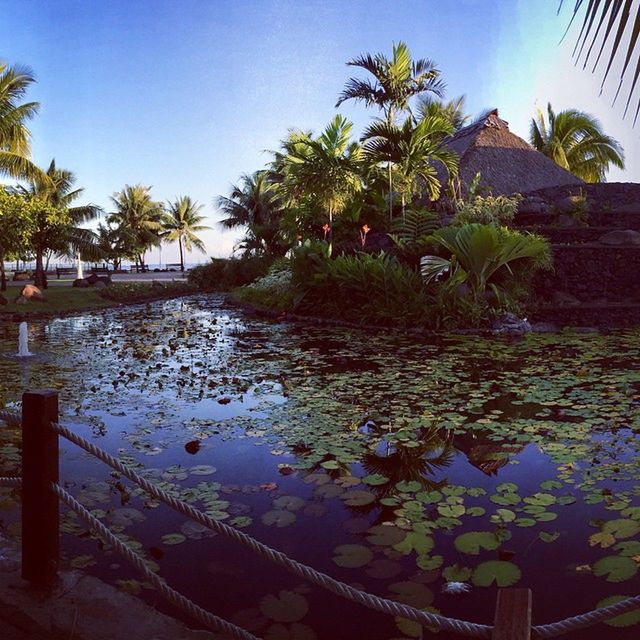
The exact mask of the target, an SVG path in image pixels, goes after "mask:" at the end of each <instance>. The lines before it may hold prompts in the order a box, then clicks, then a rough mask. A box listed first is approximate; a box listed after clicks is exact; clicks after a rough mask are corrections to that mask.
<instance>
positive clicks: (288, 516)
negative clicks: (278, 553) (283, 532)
mask: <svg viewBox="0 0 640 640" xmlns="http://www.w3.org/2000/svg"><path fill="white" fill-rule="evenodd" d="M261 520H262V522H263V524H266V525H267V526H268V527H278V528H279V529H281V528H282V527H288V526H289V525H291V524H293V523H294V522H295V521H296V514H295V513H292V512H291V511H284V510H282V509H276V510H274V511H267V512H266V513H263V514H262V518H261Z"/></svg>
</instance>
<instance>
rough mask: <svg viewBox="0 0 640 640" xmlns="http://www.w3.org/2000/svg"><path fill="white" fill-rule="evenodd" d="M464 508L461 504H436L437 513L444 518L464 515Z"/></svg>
mask: <svg viewBox="0 0 640 640" xmlns="http://www.w3.org/2000/svg"><path fill="white" fill-rule="evenodd" d="M465 512H466V509H465V507H464V505H462V504H440V505H438V513H440V514H441V515H443V516H444V517H445V518H459V517H460V516H462V515H464V514H465Z"/></svg>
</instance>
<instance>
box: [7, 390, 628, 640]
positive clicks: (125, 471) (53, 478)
mask: <svg viewBox="0 0 640 640" xmlns="http://www.w3.org/2000/svg"><path fill="white" fill-rule="evenodd" d="M28 396H34V397H35V398H36V399H37V400H40V404H41V408H42V407H45V409H44V413H47V410H46V407H49V410H48V413H49V414H50V415H49V416H48V417H47V416H46V415H38V418H39V419H38V420H35V422H39V423H40V427H39V428H40V429H41V435H44V434H45V433H46V432H48V434H50V435H51V436H53V437H54V438H55V441H56V442H55V457H56V468H55V473H50V474H48V475H49V477H48V478H47V477H45V476H46V475H47V474H41V475H43V477H42V478H40V479H39V481H38V483H36V484H38V486H39V489H40V490H42V489H43V488H44V489H45V490H46V492H47V493H48V495H49V496H51V497H52V498H53V499H55V514H56V520H57V504H58V500H59V501H61V502H63V503H64V504H66V505H67V506H68V507H69V508H70V509H72V510H73V511H75V512H76V513H77V514H78V515H79V516H80V517H81V518H82V519H83V520H84V521H85V522H86V523H87V524H88V525H89V527H90V528H91V529H92V530H93V531H95V532H96V533H97V534H98V535H99V536H100V537H101V538H102V539H103V540H105V541H106V542H108V543H109V544H111V545H112V546H113V547H114V548H115V549H116V550H117V551H118V552H119V553H120V554H122V555H123V556H124V557H126V558H127V560H129V562H131V564H133V565H134V566H135V567H136V568H137V569H138V570H139V571H140V572H141V573H142V574H143V575H144V576H145V577H146V578H147V580H148V581H149V582H150V583H151V584H152V585H153V586H154V587H155V588H156V589H157V590H158V591H159V593H160V594H161V595H162V596H163V597H165V598H166V599H167V600H168V601H169V602H171V603H172V604H174V605H176V606H178V607H179V608H181V609H182V610H183V611H185V612H186V613H188V614H189V615H191V616H192V617H193V618H195V619H196V620H198V621H199V622H201V623H202V624H204V625H205V626H207V627H209V628H211V629H213V630H214V631H217V632H221V633H223V634H226V635H227V636H229V637H231V638H234V639H238V640H258V638H256V636H253V635H252V634H250V633H249V632H248V631H246V630H244V629H241V628H240V627H238V626H236V625H234V624H232V623H231V622H228V621H226V620H224V619H222V618H220V617H218V616H216V615H214V614H212V613H211V612H209V611H206V610H205V609H203V608H202V607H199V606H198V605H197V604H195V603H194V602H192V601H191V600H189V599H188V598H186V597H185V596H183V595H182V594H180V593H179V592H177V591H175V590H174V589H172V588H171V587H170V586H169V585H168V584H167V583H166V581H165V580H164V579H163V578H161V577H160V576H158V575H157V574H156V573H155V572H154V571H152V570H151V569H150V568H149V567H148V566H147V564H146V561H145V559H144V558H143V557H142V556H140V555H139V554H137V553H136V552H135V551H133V549H131V548H130V547H129V546H127V545H126V544H125V543H123V542H122V541H121V540H119V539H118V538H117V537H116V536H115V535H114V534H113V533H112V532H111V531H110V530H109V529H108V528H107V527H106V526H105V525H104V524H103V523H102V522H101V521H100V520H98V519H97V518H96V517H95V516H94V515H93V514H91V513H90V512H89V511H88V510H87V509H86V508H85V507H84V506H83V505H82V504H80V503H79V502H78V501H77V500H76V499H75V498H74V497H73V496H71V495H70V494H69V493H68V492H67V491H65V490H64V489H63V488H62V487H60V485H59V484H58V482H57V456H58V450H57V436H58V435H60V436H62V437H64V438H66V439H67V440H69V441H70V442H72V443H73V444H75V445H77V446H78V447H80V448H81V449H83V450H85V451H86V452H87V453H89V454H91V455H92V456H94V457H96V458H98V459H99V460H101V461H102V462H104V463H105V464H107V465H108V466H109V467H111V468H112V469H114V470H116V471H118V472H119V473H121V474H122V475H123V476H125V477H126V478H128V479H129V480H131V481H132V482H134V483H135V484H137V485H139V486H140V487H141V488H143V489H144V490H145V491H146V492H147V493H149V494H150V495H151V496H153V497H154V498H156V499H157V500H160V501H161V502H164V503H165V504H166V505H168V506H169V507H171V508H172V509H174V510H175V511H177V512H179V513H182V514H183V515H185V516H187V517H188V518H190V519H192V520H195V521H196V522H198V523H200V524H201V525H203V526H205V527H207V528H209V529H211V530H212V531H214V532H216V533H218V534H220V535H223V536H225V537H227V538H229V539H231V540H233V541H234V542H236V543H238V544H241V545H243V546H245V547H247V548H248V549H250V550H251V551H252V552H253V553H255V554H256V555H258V556H260V557H262V558H265V559H267V560H269V561H270V562H272V563H274V564H276V565H278V566H280V567H283V568H285V569H287V570H288V571H289V572H291V573H293V574H294V575H296V576H298V577H301V578H303V579H305V580H308V581H310V582H312V583H314V584H316V585H318V586H320V587H322V588H323V589H325V590H327V591H330V592H331V593H334V594H336V595H339V596H341V597H343V598H345V599H347V600H350V601H351V602H355V603H357V604H360V605H362V606H365V607H367V608H369V609H372V610H374V611H377V612H380V613H384V614H388V615H392V616H396V617H400V618H406V619H408V620H412V621H414V622H417V623H419V624H421V625H422V626H423V627H428V628H431V629H437V630H443V631H449V632H452V633H455V634H458V635H461V636H467V637H473V638H488V639H494V640H498V639H500V638H513V639H514V640H515V635H507V633H511V634H512V633H513V631H506V630H507V629H509V630H511V629H516V627H514V626H513V620H507V623H508V624H504V625H503V622H504V621H503V622H500V620H501V619H502V618H503V617H504V616H506V617H507V618H509V616H511V617H513V616H520V613H515V612H516V611H518V612H521V613H522V612H523V607H524V609H528V611H524V612H523V613H522V616H521V617H522V619H526V620H527V622H526V629H525V628H524V626H522V625H521V626H520V627H518V629H520V630H521V631H522V632H523V633H521V634H520V635H518V636H517V637H518V638H526V639H528V638H530V637H533V638H555V637H558V636H561V635H564V634H566V633H570V632H572V631H576V630H579V629H585V628H587V627H590V626H593V625H595V624H599V623H601V622H605V621H607V620H610V619H611V618H615V617H617V616H620V615H622V614H624V613H628V612H629V611H633V610H634V609H638V608H640V596H636V597H631V598H627V599H625V600H623V601H621V602H618V603H615V604H612V605H609V606H606V607H601V608H599V609H595V610H593V611H589V612H587V613H583V614H580V615H577V616H573V617H570V618H567V619H565V620H561V621H559V622H554V623H551V624H544V625H537V626H533V627H532V626H531V625H530V613H531V611H530V608H531V603H530V592H529V591H528V590H525V589H512V590H502V591H504V592H505V593H508V592H511V593H512V595H513V593H514V592H522V593H520V594H517V597H516V599H515V600H514V601H513V602H516V601H518V603H517V604H516V605H515V606H513V605H512V604H509V605H507V607H508V609H507V610H506V612H505V611H501V610H500V598H499V599H498V608H497V610H496V621H495V624H494V626H489V625H484V624H477V623H472V622H468V621H465V620H459V619H456V618H449V617H446V616H442V615H438V614H435V613H430V612H427V611H421V610H420V609H416V608H414V607H411V606H409V605H405V604H402V603H399V602H396V601H394V600H389V599H387V598H382V597H380V596H376V595H374V594H371V593H367V592H365V591H362V590H360V589H356V588H354V587H352V586H350V585H348V584H346V583H344V582H341V581H339V580H336V579H335V578H332V577H331V576H329V575H327V574H325V573H322V572H320V571H317V570H316V569H313V568H312V567H309V566H307V565H305V564H303V563H301V562H298V561H297V560H294V559H292V558H290V557H289V556H287V555H286V554H284V553H282V552H280V551H277V550H276V549H273V548H271V547H269V546H267V545H265V544H263V543H262V542H259V541H258V540H256V539H255V538H252V537H251V536H249V535H247V534H246V533H243V532H242V531H239V530H238V529H235V528H233V527H231V526H229V525H227V524H225V523H224V522H220V521H217V520H214V519H213V518H211V517H209V516H208V515H206V514H205V513H203V512H202V511H200V510H198V509H196V508H194V507H192V506H191V505H189V504H187V503H186V502H184V501H182V500H179V499H177V498H175V497H174V496H172V495H170V494H169V493H167V492H166V491H164V490H163V489H160V488H159V487H157V486H156V485H154V484H153V483H152V482H149V481H148V480H147V479H146V478H144V477H142V476H141V475H139V474H138V473H136V472H135V471H133V470H132V469H131V468H129V467H127V466H126V465H125V464H123V463H122V462H121V461H120V460H118V459H117V458H115V457H114V456H112V455H111V454H109V453H107V452H106V451H104V450H102V449H100V448H99V447H97V446H95V445H94V444H93V443H91V442H89V441H88V440H86V439H85V438H83V437H81V436H79V435H78V434H76V433H74V432H73V431H71V430H70V429H69V428H68V427H65V426H64V425H61V424H59V423H58V422H57V394H56V393H55V392H41V394H40V395H38V393H37V392H34V393H31V394H29V393H25V394H24V397H23V417H22V418H21V416H20V415H19V414H17V413H13V412H9V411H4V410H0V420H4V421H5V422H7V423H8V424H10V425H12V426H17V425H20V424H21V422H22V425H23V468H26V462H25V461H24V458H25V456H26V455H27V447H26V445H25V442H26V439H27V438H26V434H27V429H28V427H29V422H30V420H29V416H31V417H32V419H33V408H31V409H29V410H28V411H25V408H26V407H27V406H29V405H27V399H28ZM47 403H48V404H47ZM25 416H26V417H25ZM39 446H40V448H41V449H42V450H44V445H43V444H40V445H39ZM27 484H28V483H27V479H26V474H25V477H24V481H23V479H21V478H10V477H0V487H20V486H22V487H23V513H24V510H25V508H26V506H27V501H26V499H25V496H24V494H25V493H26V491H27V486H26V485H27ZM50 506H51V505H50ZM23 522H24V519H23ZM56 530H57V522H56ZM23 534H24V535H26V532H25V528H24V526H23ZM24 562H25V542H24V538H23V564H24ZM55 563H56V566H57V558H56V560H55ZM23 577H27V576H25V574H24V569H23ZM27 579H29V578H27ZM524 592H526V593H527V596H526V598H524V599H522V598H521V597H520V596H524ZM527 598H528V600H527ZM505 601H508V602H510V603H511V600H509V599H505ZM500 625H503V626H500ZM499 627H500V629H502V630H501V631H500V629H499Z"/></svg>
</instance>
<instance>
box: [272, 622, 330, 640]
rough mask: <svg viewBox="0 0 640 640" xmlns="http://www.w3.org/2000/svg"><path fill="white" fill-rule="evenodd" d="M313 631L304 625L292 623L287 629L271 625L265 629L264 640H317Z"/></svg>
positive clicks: (282, 626) (281, 625)
mask: <svg viewBox="0 0 640 640" xmlns="http://www.w3.org/2000/svg"><path fill="white" fill-rule="evenodd" d="M317 638H318V636H317V635H316V633H315V631H314V630H313V629H312V628H311V627H309V626H308V625H306V624H301V623H299V622H294V623H293V624H292V625H290V626H289V627H286V626H285V625H283V624H280V623H278V624H273V625H271V626H270V627H269V628H268V629H267V633H266V634H265V636H264V640H317Z"/></svg>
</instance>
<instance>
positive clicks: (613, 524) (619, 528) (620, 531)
mask: <svg viewBox="0 0 640 640" xmlns="http://www.w3.org/2000/svg"><path fill="white" fill-rule="evenodd" d="M603 531H606V532H607V533H610V534H612V535H614V536H615V537H616V538H618V539H620V538H631V537H632V536H635V535H636V534H637V533H639V532H640V522H638V521H637V520H626V519H624V518H620V519H618V520H609V522H605V524H604V527H603Z"/></svg>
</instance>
